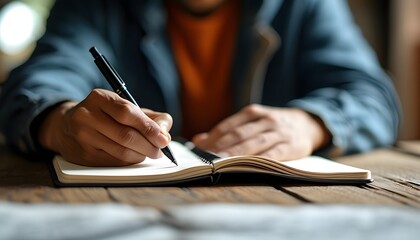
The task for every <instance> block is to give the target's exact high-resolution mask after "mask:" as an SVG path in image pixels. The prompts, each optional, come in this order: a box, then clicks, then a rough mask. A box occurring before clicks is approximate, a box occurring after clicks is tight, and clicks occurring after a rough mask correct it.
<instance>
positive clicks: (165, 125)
mask: <svg viewBox="0 0 420 240" xmlns="http://www.w3.org/2000/svg"><path fill="white" fill-rule="evenodd" d="M143 110H144V113H145V114H146V115H147V116H148V117H149V118H150V119H152V120H153V121H155V122H156V123H157V124H158V125H159V126H160V128H161V129H162V131H164V132H169V130H170V129H171V128H172V124H173V119H172V116H171V115H170V114H168V113H163V112H155V111H152V110H149V109H143Z"/></svg>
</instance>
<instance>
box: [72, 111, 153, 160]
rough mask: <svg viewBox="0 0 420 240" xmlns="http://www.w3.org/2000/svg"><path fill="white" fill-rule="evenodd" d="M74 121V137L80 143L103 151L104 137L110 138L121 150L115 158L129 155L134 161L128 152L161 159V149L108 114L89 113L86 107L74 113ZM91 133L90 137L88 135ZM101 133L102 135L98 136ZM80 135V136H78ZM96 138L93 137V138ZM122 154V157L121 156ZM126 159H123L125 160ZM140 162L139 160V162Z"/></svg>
mask: <svg viewBox="0 0 420 240" xmlns="http://www.w3.org/2000/svg"><path fill="white" fill-rule="evenodd" d="M72 120H73V122H74V124H73V127H72V133H73V135H75V136H76V138H78V141H86V140H87V139H89V141H88V142H87V143H86V144H96V146H97V148H100V149H102V147H101V145H98V144H105V143H104V140H102V141H99V139H102V138H104V137H106V138H108V139H109V141H108V143H109V142H112V143H113V144H114V145H118V147H120V149H119V150H118V151H117V153H118V155H116V154H115V153H114V156H115V157H117V158H119V157H121V156H125V155H127V157H128V159H130V161H133V160H131V159H133V158H129V156H130V155H134V154H128V153H126V151H127V152H128V150H124V149H126V148H128V149H131V150H132V151H135V152H137V154H140V155H141V156H144V155H146V156H149V157H151V158H157V157H160V155H161V154H160V151H159V148H157V147H155V146H154V145H152V144H151V143H150V142H149V141H148V140H147V139H145V138H144V136H143V135H141V134H140V132H138V131H137V130H136V129H134V128H131V127H129V126H126V125H122V124H120V123H118V122H117V121H115V120H114V119H112V118H111V117H110V116H109V115H107V114H106V113H104V112H102V111H100V110H94V111H88V110H87V109H86V108H85V107H81V108H78V109H75V110H74V111H73V117H72ZM87 133H89V134H90V135H87ZM98 133H100V134H101V135H98ZM78 135H79V136H78ZM93 135H94V136H95V137H96V138H97V139H96V138H95V137H92V136H93ZM109 145H110V144H107V146H108V147H107V149H110V150H114V148H113V147H112V146H109ZM120 154H122V155H120ZM124 158H126V157H123V159H124ZM137 161H138V160H137Z"/></svg>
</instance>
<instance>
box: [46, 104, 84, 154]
mask: <svg viewBox="0 0 420 240" xmlns="http://www.w3.org/2000/svg"><path fill="white" fill-rule="evenodd" d="M75 105H76V103H75V102H70V101H69V102H62V103H59V104H58V105H56V106H54V107H52V109H50V110H48V113H47V114H46V116H44V118H43V119H42V122H41V124H40V128H39V131H38V142H39V144H40V145H41V146H42V147H43V148H45V149H47V150H51V151H54V152H58V147H57V145H58V144H59V140H60V137H59V136H58V135H60V134H61V132H62V131H63V130H64V116H65V114H66V112H67V111H68V110H70V109H71V108H73V107H74V106H75Z"/></svg>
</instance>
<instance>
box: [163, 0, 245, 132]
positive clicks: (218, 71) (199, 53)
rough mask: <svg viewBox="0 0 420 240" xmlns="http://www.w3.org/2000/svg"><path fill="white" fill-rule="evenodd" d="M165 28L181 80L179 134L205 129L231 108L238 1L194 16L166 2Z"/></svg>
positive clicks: (209, 127)
mask: <svg viewBox="0 0 420 240" xmlns="http://www.w3.org/2000/svg"><path fill="white" fill-rule="evenodd" d="M166 6H167V11H168V19H167V23H168V25H167V30H168V33H169V38H170V42H171V46H172V51H173V53H174V55H175V60H176V64H177V68H178V73H179V76H180V79H181V104H182V117H183V121H182V134H183V136H184V137H186V138H191V137H192V136H194V135H195V134H197V133H201V132H205V131H209V130H210V129H211V128H212V127H213V126H215V125H216V124H217V123H218V122H220V121H221V120H223V119H224V118H226V117H227V116H229V114H230V113H231V109H232V94H231V92H232V91H231V87H232V86H231V79H230V77H231V69H232V62H233V54H234V50H235V42H236V35H237V30H238V23H239V1H237V0H229V1H226V3H224V4H223V5H222V6H221V7H220V8H219V9H217V10H215V12H214V13H212V14H210V15H209V16H205V17H194V16H192V15H190V14H188V13H187V12H185V11H184V10H182V9H181V7H180V6H178V5H177V3H175V1H166Z"/></svg>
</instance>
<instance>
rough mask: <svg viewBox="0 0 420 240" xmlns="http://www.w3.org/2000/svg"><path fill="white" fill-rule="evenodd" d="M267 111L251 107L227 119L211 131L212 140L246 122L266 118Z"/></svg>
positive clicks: (258, 106) (254, 106)
mask: <svg viewBox="0 0 420 240" xmlns="http://www.w3.org/2000/svg"><path fill="white" fill-rule="evenodd" d="M264 112H265V109H264V107H262V106H260V105H256V104H253V105H250V106H247V107H245V108H244V109H242V110H241V111H240V112H238V113H236V114H234V115H232V116H230V117H228V118H226V119H225V120H223V121H222V122H220V123H219V124H218V125H216V127H214V128H213V129H212V130H211V131H210V133H209V134H210V138H219V137H220V136H222V135H224V134H226V133H227V132H229V131H231V129H234V128H236V127H238V126H240V125H243V124H244V123H246V122H250V121H255V120H256V119H258V118H261V117H262V116H264Z"/></svg>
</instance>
